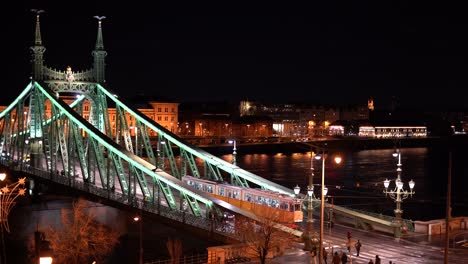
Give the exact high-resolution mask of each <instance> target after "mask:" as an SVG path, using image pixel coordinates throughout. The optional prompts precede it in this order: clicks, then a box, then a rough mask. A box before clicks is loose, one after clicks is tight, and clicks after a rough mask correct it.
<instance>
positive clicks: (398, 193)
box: [383, 149, 415, 238]
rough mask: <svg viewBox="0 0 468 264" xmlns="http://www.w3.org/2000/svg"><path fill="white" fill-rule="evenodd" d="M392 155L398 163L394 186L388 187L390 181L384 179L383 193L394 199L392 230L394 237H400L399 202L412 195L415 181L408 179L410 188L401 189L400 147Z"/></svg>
mask: <svg viewBox="0 0 468 264" xmlns="http://www.w3.org/2000/svg"><path fill="white" fill-rule="evenodd" d="M393 156H394V157H396V158H398V163H397V178H396V179H395V188H394V189H390V190H389V189H388V187H389V186H390V181H389V180H388V179H385V181H384V187H385V189H384V191H383V192H384V193H385V195H386V196H389V197H390V198H392V199H393V200H395V203H396V209H395V210H394V212H395V225H396V226H395V231H394V236H395V237H396V238H400V237H401V229H402V226H403V220H402V217H401V216H402V214H403V210H402V209H401V203H402V202H403V200H404V199H406V198H408V196H413V194H414V193H415V192H414V191H413V188H414V185H415V182H414V181H413V180H410V181H409V182H408V185H409V187H410V190H409V191H408V190H405V189H403V182H402V181H401V172H402V169H401V166H402V164H401V152H400V149H397V150H396V152H395V153H393Z"/></svg>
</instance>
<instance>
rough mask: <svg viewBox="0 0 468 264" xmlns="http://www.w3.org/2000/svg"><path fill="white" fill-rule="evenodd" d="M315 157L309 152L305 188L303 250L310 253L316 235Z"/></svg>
mask: <svg viewBox="0 0 468 264" xmlns="http://www.w3.org/2000/svg"><path fill="white" fill-rule="evenodd" d="M316 157H319V156H316V153H315V152H313V151H312V152H311V157H310V174H309V185H308V186H307V200H308V201H307V226H306V232H305V233H304V237H303V239H304V250H307V251H311V250H313V248H314V247H315V248H317V242H318V241H317V234H316V233H315V232H314V219H313V217H314V216H313V210H314V205H313V202H314V200H315V195H314V180H313V179H314V159H315V158H316Z"/></svg>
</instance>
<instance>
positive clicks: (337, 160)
mask: <svg viewBox="0 0 468 264" xmlns="http://www.w3.org/2000/svg"><path fill="white" fill-rule="evenodd" d="M327 157H328V154H327V153H325V152H324V151H323V155H322V157H321V158H322V190H321V192H320V237H319V246H320V248H319V249H318V252H319V264H322V263H323V250H322V247H323V240H324V239H323V222H324V214H325V195H327V193H328V188H327V187H325V160H326V159H327ZM334 161H335V163H336V164H340V163H341V157H339V156H336V157H335V158H334Z"/></svg>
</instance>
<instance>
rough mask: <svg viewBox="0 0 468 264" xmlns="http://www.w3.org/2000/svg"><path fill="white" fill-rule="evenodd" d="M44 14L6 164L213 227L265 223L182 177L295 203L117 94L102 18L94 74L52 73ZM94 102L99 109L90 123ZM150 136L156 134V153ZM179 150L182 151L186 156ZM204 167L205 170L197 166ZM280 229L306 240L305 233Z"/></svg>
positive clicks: (15, 111)
mask: <svg viewBox="0 0 468 264" xmlns="http://www.w3.org/2000/svg"><path fill="white" fill-rule="evenodd" d="M39 14H40V12H37V11H36V30H35V39H34V46H32V47H31V50H32V68H33V78H32V81H31V82H30V83H29V84H28V85H27V86H26V88H25V89H24V90H23V91H22V92H21V93H20V94H19V95H18V97H17V98H16V100H14V101H13V102H11V104H9V105H8V107H7V108H6V109H5V110H4V111H2V112H1V113H0V133H1V134H0V151H1V152H0V153H1V157H0V163H1V164H2V165H4V166H8V167H9V168H10V169H11V170H17V171H23V172H27V173H30V174H31V175H35V176H36V177H41V178H45V179H48V180H50V181H53V182H56V183H58V184H62V185H66V186H69V187H72V188H75V189H77V190H81V191H86V192H88V193H89V194H90V195H96V196H99V197H103V198H105V199H110V200H113V201H115V202H118V203H121V204H123V205H128V206H132V207H134V208H135V209H141V210H144V211H146V212H147V213H154V214H158V215H160V216H162V217H166V218H169V219H171V220H174V221H180V222H182V223H184V224H187V225H192V226H194V227H197V228H202V229H208V230H210V226H209V225H208V224H207V223H209V222H210V221H209V217H208V216H209V215H210V213H214V214H222V213H223V212H224V211H226V210H228V211H231V212H234V213H236V214H239V215H243V216H245V217H248V218H252V219H256V217H255V216H254V215H253V214H251V213H249V212H246V211H243V210H241V209H239V208H237V207H235V206H233V205H231V204H228V203H226V202H224V201H221V200H218V199H215V198H213V197H211V196H210V195H207V194H205V193H203V192H201V191H198V190H196V189H194V188H192V187H190V186H188V185H186V184H185V183H183V182H182V181H181V178H182V176H185V175H192V176H194V177H203V178H208V179H213V180H225V181H229V182H231V183H232V184H236V185H239V186H246V187H248V186H255V187H260V188H262V189H266V190H272V191H275V192H279V193H283V194H287V195H290V196H294V191H293V190H292V189H289V188H286V187H284V186H281V185H279V184H276V183H274V182H271V181H269V180H266V179H264V178H262V177H260V176H258V175H255V174H253V173H250V172H248V171H246V170H243V169H241V168H239V167H238V166H236V165H234V164H231V163H229V162H227V161H224V160H222V159H220V158H218V157H216V156H214V155H211V154H210V153H207V152H206V151H204V150H202V149H199V148H197V147H195V146H192V145H190V144H189V143H187V142H185V141H184V140H183V139H181V138H179V137H178V136H176V135H174V134H173V133H171V132H169V131H168V130H167V129H165V128H164V127H162V126H160V125H159V124H157V123H156V122H154V121H153V120H151V119H150V118H148V117H146V116H145V115H143V114H141V113H140V112H139V111H138V110H136V109H133V108H131V107H129V106H128V105H126V104H125V103H124V102H123V101H122V100H120V99H119V98H118V96H117V95H115V94H113V93H110V92H109V91H108V90H107V89H106V88H105V81H104V80H105V78H104V72H105V71H104V70H105V62H104V61H105V57H106V55H107V53H106V51H105V50H104V45H103V39H102V27H101V22H102V21H101V20H102V18H103V17H97V18H98V33H97V41H96V46H95V49H94V51H93V52H92V54H93V58H94V63H93V67H92V68H91V69H90V70H86V71H82V72H78V73H74V72H72V71H71V69H70V68H69V69H67V71H57V70H53V69H51V68H49V67H47V66H46V65H45V63H44V56H43V55H44V52H45V47H43V46H42V39H41V30H40V21H39ZM62 93H67V94H74V95H77V96H76V100H75V101H74V102H72V103H71V104H67V103H65V102H64V101H63V100H61V99H60V97H59V95H60V94H62ZM86 101H87V102H89V104H90V107H91V108H90V109H89V115H86V118H85V115H84V114H83V108H84V107H83V104H84V102H86ZM108 105H111V106H112V107H115V109H116V118H115V128H113V127H112V126H111V122H110V120H109V116H108ZM128 116H131V117H130V118H131V120H134V124H133V125H132V126H134V127H136V129H135V130H134V132H136V134H135V136H134V137H131V133H130V131H131V130H132V129H133V127H131V126H130V124H129V123H128V119H127V118H128ZM113 129H114V131H112V130H113ZM150 132H151V133H150ZM149 134H156V135H157V143H156V150H153V146H152V144H151V142H150V137H149ZM137 138H138V142H136V141H137ZM173 147H177V148H179V150H180V153H179V154H178V155H177V156H176V155H174V153H173ZM143 156H144V158H143ZM200 161H201V162H202V164H203V165H202V166H199V165H198V163H200ZM201 167H202V168H201ZM327 206H328V205H327ZM334 213H335V214H336V215H337V216H340V217H337V219H343V221H351V222H353V223H355V224H356V225H358V226H361V227H367V228H372V229H373V228H375V229H383V230H387V231H390V232H393V230H394V228H395V226H394V225H393V222H392V220H391V219H381V218H378V217H376V216H371V215H369V214H366V213H359V212H356V211H352V210H349V209H345V208H341V207H339V206H335V207H334ZM346 219H347V220H346ZM281 228H284V229H285V230H287V231H290V232H293V233H294V234H295V235H297V236H300V235H301V232H300V231H296V230H293V229H289V228H287V227H281ZM210 231H211V232H218V233H219V234H220V235H224V236H231V235H232V234H230V233H229V231H228V230H213V228H212V227H211V230H210ZM231 232H232V231H231Z"/></svg>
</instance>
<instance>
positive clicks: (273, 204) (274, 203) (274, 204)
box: [271, 199, 279, 208]
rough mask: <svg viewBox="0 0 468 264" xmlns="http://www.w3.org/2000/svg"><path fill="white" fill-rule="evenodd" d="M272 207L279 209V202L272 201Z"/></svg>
mask: <svg viewBox="0 0 468 264" xmlns="http://www.w3.org/2000/svg"><path fill="white" fill-rule="evenodd" d="M271 207H276V208H278V207H279V203H278V200H274V199H272V201H271Z"/></svg>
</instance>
